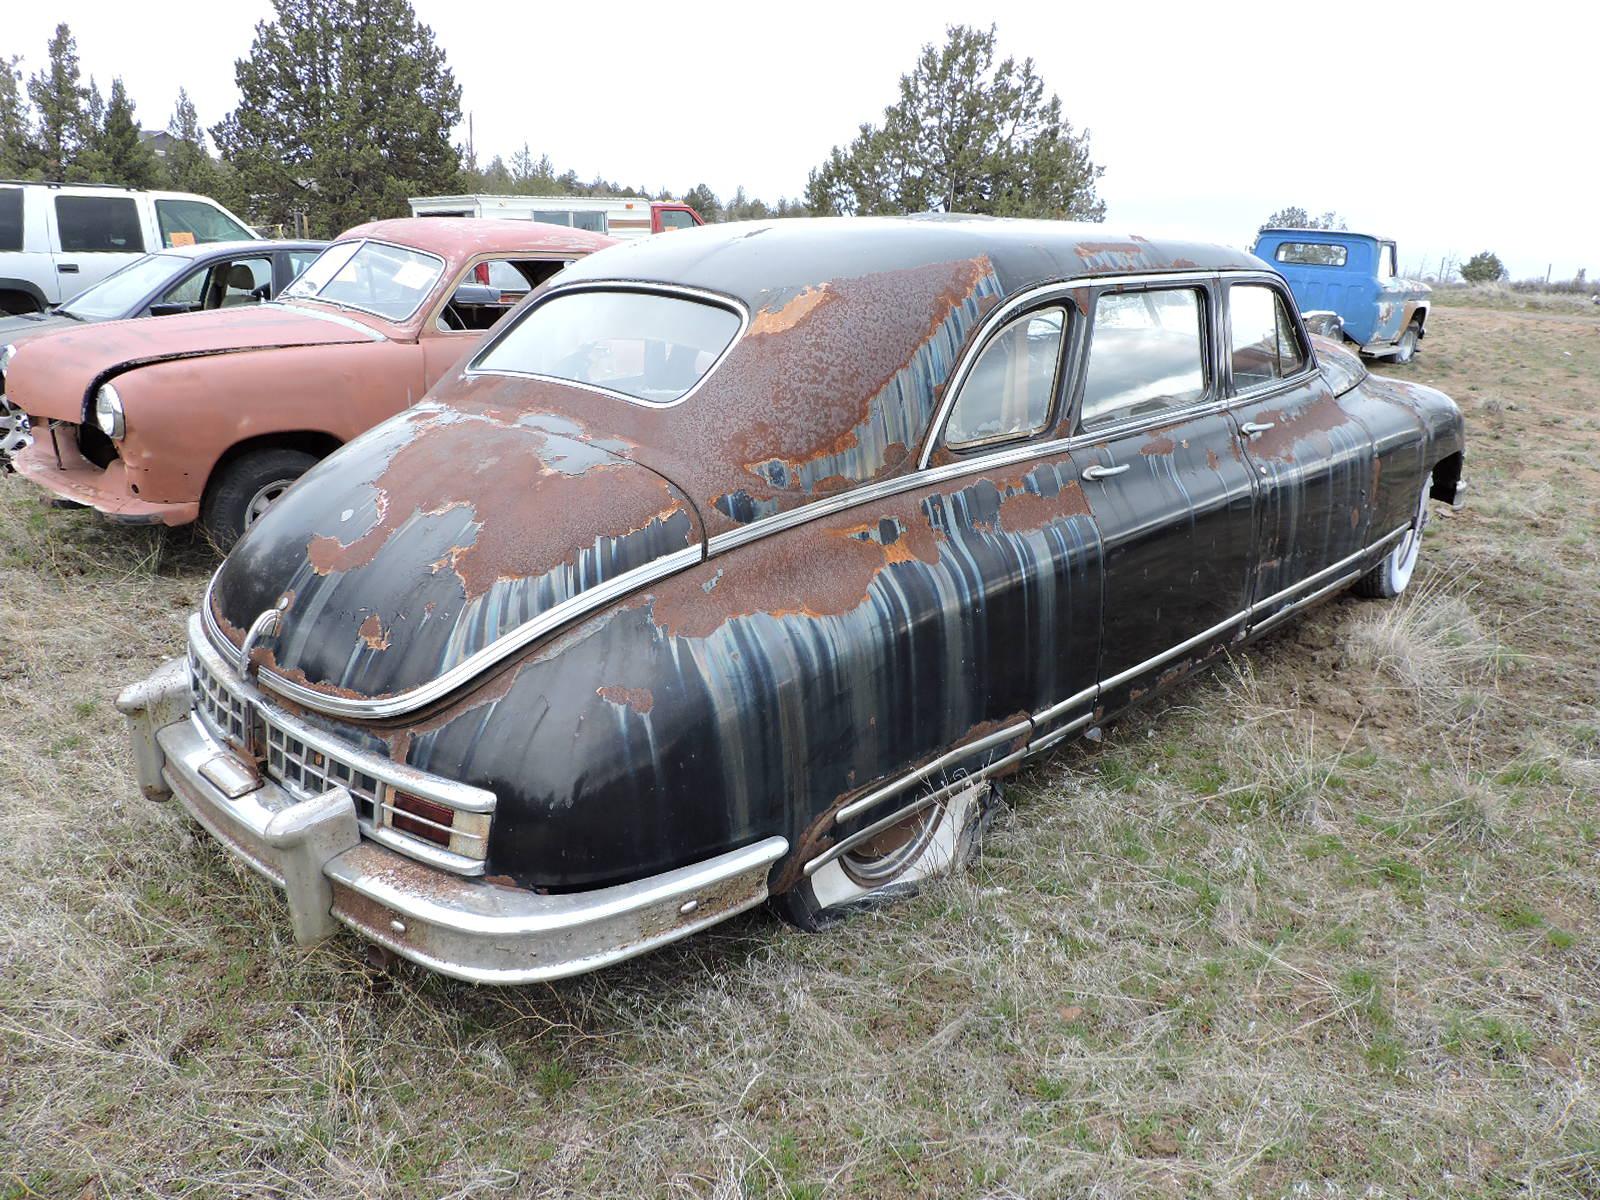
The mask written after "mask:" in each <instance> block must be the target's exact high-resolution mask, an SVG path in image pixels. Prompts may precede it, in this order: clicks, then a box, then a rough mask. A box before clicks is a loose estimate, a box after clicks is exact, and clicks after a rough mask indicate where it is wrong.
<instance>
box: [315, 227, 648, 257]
mask: <svg viewBox="0 0 1600 1200" xmlns="http://www.w3.org/2000/svg"><path fill="white" fill-rule="evenodd" d="M353 238H376V239H378V240H379V241H385V242H397V243H399V244H400V245H403V246H412V247H414V248H416V249H418V250H427V251H430V252H431V253H434V254H437V255H439V256H440V257H441V258H444V259H447V260H449V261H450V262H460V261H462V260H464V259H468V258H471V257H472V256H473V255H476V254H498V253H505V252H508V251H518V250H520V251H525V252H528V253H552V254H563V253H569V252H571V253H577V254H590V253H592V252H594V251H596V250H600V249H603V248H605V247H606V246H611V245H614V244H615V242H616V239H615V238H609V237H606V236H605V235H603V234H599V233H589V232H588V231H586V230H583V229H569V228H568V227H567V226H565V225H547V224H545V223H543V222H541V221H512V220H500V219H496V218H493V217H396V218H394V219H392V220H388V221H368V222H367V223H366V224H365V225H357V226H355V227H353V228H351V229H347V230H345V231H344V232H343V233H341V234H340V235H339V237H338V238H337V240H338V241H341V242H347V241H350V240H351V239H353Z"/></svg>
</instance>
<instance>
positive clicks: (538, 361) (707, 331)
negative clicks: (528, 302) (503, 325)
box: [473, 290, 740, 404]
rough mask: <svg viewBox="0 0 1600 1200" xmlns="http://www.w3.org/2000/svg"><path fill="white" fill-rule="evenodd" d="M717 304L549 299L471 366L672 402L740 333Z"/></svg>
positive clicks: (620, 297) (643, 297)
mask: <svg viewBox="0 0 1600 1200" xmlns="http://www.w3.org/2000/svg"><path fill="white" fill-rule="evenodd" d="M739 325H740V321H739V317H738V316H737V315H736V314H735V313H733V312H732V311H731V310H729V309H726V308H723V307H722V306H721V305H719V304H708V303H705V302H703V301H700V300H690V299H687V298H686V297H683V296H669V295H663V294H661V293H659V292H630V291H610V290H604V291H601V290H596V291H580V292H566V293H563V294H558V295H555V296H552V297H551V298H550V299H548V300H546V301H545V302H544V303H543V304H539V305H536V306H535V307H533V308H531V309H527V310H525V312H524V313H523V315H522V318H521V319H520V320H518V321H517V323H516V324H515V325H513V326H512V327H511V328H510V329H509V330H508V331H507V332H506V334H505V336H504V337H501V338H500V339H498V340H497V341H495V342H494V343H493V344H492V345H491V346H490V347H489V348H488V350H486V351H485V352H484V353H483V354H481V355H479V357H478V359H477V361H476V362H475V363H473V368H474V369H475V370H479V371H503V372H506V373H508V374H512V375H539V376H543V377H545V378H549V379H560V380H565V381H567V382H569V383H577V384H583V385H585V386H589V387H596V388H601V389H604V390H606V391H610V392H620V393H621V394H622V395H624V396H627V397H631V398H632V399H634V400H639V401H642V402H643V403H645V404H671V403H672V402H673V401H674V400H677V399H679V398H681V397H682V396H684V395H685V394H687V393H688V391H689V389H690V388H692V387H694V386H695V384H697V383H699V382H700V380H701V379H703V378H704V377H705V375H706V372H708V371H710V370H711V368H712V366H713V365H714V364H715V363H716V361H717V359H718V358H720V357H721V356H722V352H723V351H724V350H726V349H727V348H728V346H729V345H730V344H731V343H732V342H733V339H734V338H735V337H736V336H737V335H738V333H739Z"/></svg>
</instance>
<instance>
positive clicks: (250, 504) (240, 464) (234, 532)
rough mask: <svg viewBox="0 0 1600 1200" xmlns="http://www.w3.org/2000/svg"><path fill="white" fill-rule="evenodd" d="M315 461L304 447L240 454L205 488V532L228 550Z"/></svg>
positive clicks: (202, 512) (201, 511) (203, 507)
mask: <svg viewBox="0 0 1600 1200" xmlns="http://www.w3.org/2000/svg"><path fill="white" fill-rule="evenodd" d="M316 461H317V460H316V457H315V456H314V455H310V454H307V453H306V452H305V451H303V450H283V449H280V450H252V451H251V452H250V453H248V454H243V455H240V456H239V457H238V458H236V459H234V460H233V462H231V463H229V464H228V465H227V466H226V467H224V468H223V469H222V471H221V472H220V473H219V474H218V476H217V478H216V479H214V480H213V481H212V483H211V486H210V487H209V488H208V489H207V490H206V497H205V500H204V501H203V502H202V503H201V506H200V522H201V524H202V525H204V526H205V530H206V533H208V534H209V535H210V536H211V540H212V541H214V542H216V543H217V545H218V546H220V547H221V548H222V549H224V550H226V549H227V548H228V547H230V546H232V545H233V544H234V543H235V542H236V541H238V540H239V536H240V535H241V534H242V533H244V531H245V530H246V529H248V528H250V526H251V525H254V524H255V523H256V521H257V520H259V519H260V517H261V514H262V513H264V512H266V511H267V509H268V508H269V507H270V506H271V504H272V502H273V501H274V500H276V499H277V498H278V497H279V496H281V495H283V493H284V492H286V491H288V490H289V486H290V485H291V484H292V483H294V481H295V480H296V479H299V478H300V476H302V475H304V474H305V473H306V472H307V471H309V470H310V469H311V468H312V467H313V466H315V465H316Z"/></svg>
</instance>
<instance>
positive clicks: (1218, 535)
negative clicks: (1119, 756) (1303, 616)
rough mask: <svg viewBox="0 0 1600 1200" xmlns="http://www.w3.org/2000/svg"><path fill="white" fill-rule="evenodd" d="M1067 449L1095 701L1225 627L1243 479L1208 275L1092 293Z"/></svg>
mask: <svg viewBox="0 0 1600 1200" xmlns="http://www.w3.org/2000/svg"><path fill="white" fill-rule="evenodd" d="M1093 314H1094V315H1093V325H1092V326H1091V328H1090V329H1089V342H1088V347H1087V352H1086V354H1085V355H1084V367H1083V382H1082V385H1081V397H1080V399H1079V402H1078V416H1077V430H1078V433H1077V436H1076V438H1075V440H1074V450H1073V458H1074V460H1075V461H1076V462H1077V463H1078V464H1079V466H1080V467H1081V468H1082V471H1081V478H1082V479H1083V491H1084V495H1085V497H1086V498H1087V501H1088V505H1089V508H1090V511H1091V512H1092V513H1093V514H1094V518H1095V523H1096V525H1097V526H1098V528H1099V532H1100V540H1101V546H1102V555H1103V568H1102V569H1103V572H1104V592H1105V600H1104V606H1105V619H1104V622H1103V626H1102V631H1101V639H1100V662H1099V684H1100V697H1099V705H1100V707H1101V708H1102V709H1103V710H1105V711H1106V712H1114V711H1116V710H1117V709H1119V708H1122V707H1125V706H1126V705H1127V704H1128V703H1130V702H1132V701H1134V700H1138V699H1140V698H1141V697H1142V696H1144V695H1145V694H1146V693H1148V692H1150V691H1151V690H1153V689H1155V688H1157V687H1161V686H1165V685H1166V684H1168V683H1170V682H1172V681H1174V680H1176V679H1177V678H1178V677H1179V676H1181V675H1182V674H1184V673H1185V671H1186V669H1187V668H1188V667H1190V666H1192V665H1193V664H1195V663H1197V662H1199V661H1200V660H1202V659H1204V658H1205V657H1207V656H1208V655H1210V654H1212V653H1214V652H1216V651H1217V650H1219V649H1220V648H1222V647H1223V646H1225V645H1226V644H1227V642H1228V641H1229V640H1230V639H1231V638H1232V637H1233V636H1235V635H1236V633H1237V632H1238V631H1239V627H1240V624H1241V622H1242V617H1243V613H1244V611H1245V609H1246V608H1247V607H1248V589H1249V585H1250V567H1251V556H1252V553H1253V538H1254V504H1255V486H1254V482H1253V480H1252V479H1251V472H1250V469H1249V467H1248V466H1247V465H1246V464H1245V462H1244V460H1243V457H1242V455H1241V454H1240V452H1239V446H1238V441H1237V437H1236V434H1235V433H1234V429H1233V425H1232V423H1231V422H1230V420H1229V418H1228V416H1227V413H1226V412H1225V411H1223V399H1224V396H1223V384H1224V380H1223V379H1222V378H1221V377H1220V374H1219V372H1218V371H1217V369H1216V345H1217V341H1218V339H1217V335H1216V332H1215V330H1216V327H1217V321H1216V292H1215V288H1214V285H1213V283H1212V282H1211V281H1210V280H1207V279H1190V280H1185V281H1170V282H1169V281H1166V280H1159V281H1155V282H1141V283H1128V284H1113V285H1110V286H1107V287H1104V288H1101V289H1098V290H1097V292H1096V294H1095V296H1094V301H1093Z"/></svg>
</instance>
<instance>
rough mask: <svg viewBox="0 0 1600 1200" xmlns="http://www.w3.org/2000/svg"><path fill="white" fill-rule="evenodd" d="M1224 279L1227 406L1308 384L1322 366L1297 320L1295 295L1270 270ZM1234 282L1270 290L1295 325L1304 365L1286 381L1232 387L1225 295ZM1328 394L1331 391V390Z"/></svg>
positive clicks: (1229, 309) (1229, 316)
mask: <svg viewBox="0 0 1600 1200" xmlns="http://www.w3.org/2000/svg"><path fill="white" fill-rule="evenodd" d="M1222 274H1223V276H1224V278H1222V279H1221V280H1220V281H1219V282H1220V283H1221V284H1222V285H1223V286H1222V293H1223V295H1222V307H1223V311H1224V317H1225V319H1224V320H1223V321H1222V322H1221V324H1222V367H1223V369H1224V372H1225V375H1226V384H1225V386H1224V388H1223V391H1224V392H1225V393H1226V394H1227V397H1228V403H1229V404H1233V403H1236V402H1239V401H1248V402H1250V403H1255V402H1256V401H1258V400H1270V399H1271V398H1272V397H1273V396H1275V395H1276V394H1277V393H1279V392H1286V391H1289V390H1290V389H1292V388H1297V387H1300V386H1302V385H1303V384H1305V383H1306V382H1308V381H1309V380H1310V378H1311V376H1313V375H1315V374H1316V373H1317V372H1318V371H1320V370H1321V369H1322V364H1321V363H1319V362H1318V361H1317V347H1316V345H1315V344H1314V343H1313V342H1312V340H1311V334H1310V333H1309V332H1308V331H1307V329H1306V326H1305V322H1304V321H1303V320H1301V317H1300V306H1299V305H1298V304H1296V303H1295V299H1294V293H1293V292H1291V291H1290V290H1289V288H1288V287H1287V286H1286V285H1285V283H1284V281H1283V277H1282V276H1281V275H1276V274H1274V273H1273V272H1271V271H1224V272H1223V273H1222ZM1235 283H1261V284H1265V285H1267V286H1268V287H1270V288H1271V289H1273V290H1274V291H1275V292H1277V294H1278V299H1280V300H1282V301H1283V302H1284V304H1285V305H1286V306H1287V307H1288V310H1289V320H1290V321H1291V322H1293V323H1294V328H1295V333H1296V334H1298V335H1299V338H1300V348H1301V349H1302V350H1304V351H1305V355H1306V365H1305V367H1304V368H1303V369H1302V370H1300V371H1299V372H1298V373H1296V374H1294V375H1290V376H1289V377H1288V378H1287V379H1277V380H1274V381H1273V382H1271V383H1259V384H1257V385H1256V386H1255V387H1253V388H1249V389H1247V390H1246V391H1242V392H1241V391H1239V390H1238V389H1236V388H1235V387H1234V386H1233V298H1232V297H1231V296H1229V295H1228V294H1227V291H1228V287H1229V286H1231V285H1233V284H1235ZM1329 390H1330V391H1332V390H1333V389H1332V388H1330V389H1329Z"/></svg>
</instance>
